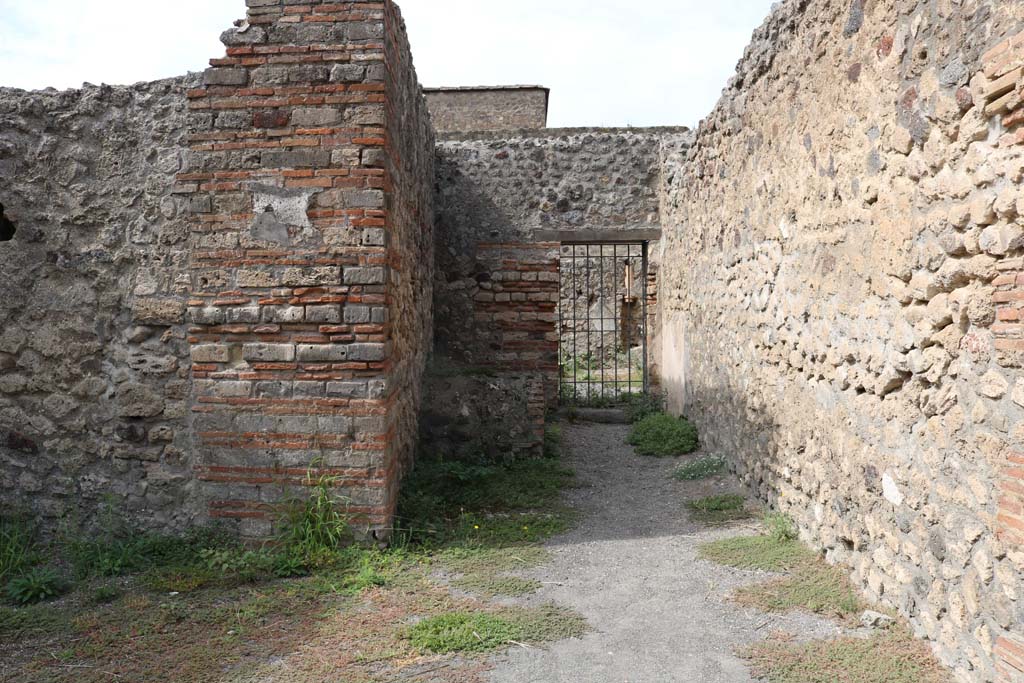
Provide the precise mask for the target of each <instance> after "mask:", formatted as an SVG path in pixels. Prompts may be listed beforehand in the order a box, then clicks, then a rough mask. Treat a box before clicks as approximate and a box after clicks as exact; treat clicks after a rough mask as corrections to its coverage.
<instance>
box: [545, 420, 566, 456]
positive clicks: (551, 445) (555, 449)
mask: <svg viewBox="0 0 1024 683" xmlns="http://www.w3.org/2000/svg"><path fill="white" fill-rule="evenodd" d="M543 451H544V457H545V458H551V459H557V458H559V457H561V455H562V427H561V426H560V425H556V424H549V425H547V426H546V427H545V428H544V445H543Z"/></svg>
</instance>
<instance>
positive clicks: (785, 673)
mask: <svg viewBox="0 0 1024 683" xmlns="http://www.w3.org/2000/svg"><path fill="white" fill-rule="evenodd" d="M744 656H745V657H746V658H747V659H748V661H750V663H751V665H752V668H753V673H754V675H755V676H756V677H758V678H761V679H764V680H767V681H768V683H836V682H837V681H842V682H843V683H947V682H948V681H949V673H948V672H947V671H946V670H945V669H943V668H942V666H940V665H939V663H938V662H937V661H936V660H935V658H934V657H933V656H932V654H931V652H930V651H929V649H928V646H927V645H925V644H924V643H923V642H921V641H919V640H915V639H914V638H913V636H912V635H911V634H910V633H909V632H907V631H906V630H905V629H903V628H901V627H895V628H891V629H888V630H886V631H884V632H881V633H878V634H875V635H873V636H872V637H871V638H867V639H864V638H853V637H841V638H836V639H834V640H816V641H812V642H809V643H792V642H787V641H785V640H780V639H772V640H768V641H767V642H764V643H759V644H757V645H754V646H752V647H751V648H749V649H748V650H746V651H745V652H744Z"/></svg>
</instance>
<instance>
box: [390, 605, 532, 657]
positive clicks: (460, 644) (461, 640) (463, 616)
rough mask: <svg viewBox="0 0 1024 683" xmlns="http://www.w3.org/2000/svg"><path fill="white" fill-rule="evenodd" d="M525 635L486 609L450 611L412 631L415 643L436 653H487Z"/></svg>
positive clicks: (414, 627)
mask: <svg viewBox="0 0 1024 683" xmlns="http://www.w3.org/2000/svg"><path fill="white" fill-rule="evenodd" d="M520 636H521V633H520V629H518V628H517V627H516V625H515V624H514V623H513V622H511V621H509V620H508V619H503V618H502V617H499V616H496V615H494V614H488V613H486V612H450V613H448V614H440V615H437V616H434V617H429V618H427V619H424V620H423V621H421V622H419V623H418V624H416V625H415V626H413V627H412V629H410V631H409V639H410V640H411V641H412V644H413V645H414V646H416V647H418V648H420V649H423V650H429V651H430V652H434V653H436V654H446V653H448V652H486V651H488V650H495V649H498V648H500V647H503V646H505V645H508V644H509V643H510V642H511V641H513V640H518V638H519V637H520Z"/></svg>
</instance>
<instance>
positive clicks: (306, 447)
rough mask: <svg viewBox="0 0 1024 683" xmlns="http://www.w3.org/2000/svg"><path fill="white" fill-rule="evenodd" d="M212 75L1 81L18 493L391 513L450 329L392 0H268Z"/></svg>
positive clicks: (382, 519)
mask: <svg viewBox="0 0 1024 683" xmlns="http://www.w3.org/2000/svg"><path fill="white" fill-rule="evenodd" d="M248 5H249V11H248V16H247V18H246V20H244V21H243V22H239V25H238V26H237V28H235V29H232V30H229V31H227V32H226V33H225V34H224V35H223V36H222V39H223V41H224V43H225V44H226V46H227V54H226V56H225V57H223V58H218V59H214V60H212V67H211V68H210V69H208V70H207V71H206V73H205V74H203V75H192V76H187V77H183V78H180V79H173V80H169V81H161V82H157V83H151V84H143V85H138V86H133V87H129V88H110V87H102V88H95V87H87V88H85V89H83V90H81V91H68V92H62V93H58V92H56V91H43V92H34V93H26V92H22V91H13V90H0V124H2V126H0V175H2V177H3V179H4V183H3V184H2V185H0V203H3V204H4V210H5V215H6V216H7V217H8V218H10V219H11V220H13V221H14V222H15V225H16V228H17V231H16V233H15V239H14V240H12V241H9V242H0V273H2V275H3V278H4V281H5V283H6V284H7V286H8V294H9V296H7V297H5V299H4V301H3V302H0V321H2V323H3V328H2V332H0V370H2V374H0V483H2V484H3V486H2V491H3V495H2V497H0V503H2V504H5V505H8V504H13V505H18V506H23V507H29V508H30V509H32V510H34V511H35V512H36V513H38V514H39V516H40V517H43V518H45V519H46V520H47V526H48V527H50V528H53V527H55V526H56V525H57V521H58V518H59V517H61V516H64V515H71V516H73V517H82V518H84V519H85V520H86V521H88V519H89V518H90V517H91V516H92V515H94V514H95V513H96V511H97V510H98V509H99V508H100V506H101V505H100V503H101V500H102V499H104V498H105V497H106V496H109V497H110V499H111V500H112V502H113V504H114V505H115V506H116V507H118V508H120V509H122V510H123V511H124V512H125V513H126V514H127V515H128V516H129V518H131V519H132V520H133V521H135V522H136V523H138V524H139V525H141V526H146V527H150V528H158V529H162V530H175V529H181V528H183V527H185V526H187V525H188V524H190V523H192V522H196V521H199V522H201V521H205V520H209V519H223V520H227V521H229V522H234V523H235V526H236V527H237V529H238V530H239V531H240V532H241V533H242V534H243V535H246V536H254V537H259V536H266V535H267V534H269V533H270V532H271V530H272V529H271V526H272V520H273V518H274V515H275V512H276V508H277V506H278V504H279V503H280V502H281V501H282V500H283V499H284V497H286V496H288V495H290V494H291V493H296V492H300V493H301V491H302V490H303V485H304V484H307V483H309V476H310V474H312V476H313V478H316V477H318V476H319V475H320V474H328V475H331V476H333V477H335V478H336V482H337V484H338V486H339V487H340V493H342V494H343V495H344V496H345V497H346V498H347V499H348V501H349V505H350V511H351V512H352V513H353V514H354V515H356V516H357V519H358V520H359V522H360V525H361V528H362V529H363V530H365V531H366V532H367V533H375V534H377V535H378V537H380V536H382V535H383V534H384V533H385V532H386V530H387V528H388V526H389V523H390V519H391V516H392V514H393V512H394V508H395V504H396V500H397V487H398V482H399V479H400V477H401V475H402V473H403V471H404V470H405V469H407V468H408V465H409V463H410V461H411V457H412V452H413V447H414V441H415V437H416V432H417V414H418V410H419V401H420V391H419V386H420V379H419V378H420V375H421V374H422V371H423V367H424V364H425V360H426V355H427V353H428V351H429V340H430V339H431V336H432V330H431V325H432V310H431V308H432V296H431V283H432V281H433V246H434V238H433V233H432V222H433V208H432V200H433V176H434V173H433V163H434V141H433V132H432V130H431V128H430V123H429V115H428V113H427V109H426V103H425V100H424V98H423V96H422V92H421V90H420V87H419V84H418V83H417V81H416V75H415V71H414V69H413V65H412V58H411V55H410V49H409V45H408V41H407V39H406V35H405V27H404V25H403V23H402V20H401V16H400V14H399V12H398V9H397V7H395V6H394V5H393V4H392V3H391V2H381V3H377V2H366V1H364V0H349V1H346V2H336V3H325V2H319V1H311V2H305V3H303V4H301V5H300V4H297V3H294V2H286V1H284V0H282V1H280V2H278V1H277V0H249V2H248Z"/></svg>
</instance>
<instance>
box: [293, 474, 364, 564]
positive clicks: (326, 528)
mask: <svg viewBox="0 0 1024 683" xmlns="http://www.w3.org/2000/svg"><path fill="white" fill-rule="evenodd" d="M316 466H317V465H316V464H314V465H313V467H316ZM313 467H311V468H310V470H309V471H308V472H307V474H306V483H307V485H308V487H309V495H308V496H306V497H305V498H303V499H293V500H292V501H290V503H289V505H287V506H286V507H285V510H284V513H283V517H282V519H281V520H280V522H279V524H278V527H279V533H278V541H279V542H280V543H281V545H282V546H284V547H285V548H286V549H287V550H288V551H289V554H290V555H292V556H293V557H296V558H302V559H305V560H306V562H307V564H315V563H316V562H318V561H319V560H320V558H323V557H329V556H330V555H331V553H334V552H335V551H337V550H338V549H339V548H342V547H345V546H348V545H350V544H351V543H352V542H353V541H354V540H355V537H354V535H353V533H352V519H351V517H350V516H349V515H348V513H347V512H345V511H343V510H344V508H345V501H344V500H343V499H341V498H340V497H338V496H337V494H336V493H335V490H336V485H337V481H338V478H337V477H336V476H334V475H330V474H325V473H320V474H318V475H317V476H316V477H315V478H314V469H313Z"/></svg>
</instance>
